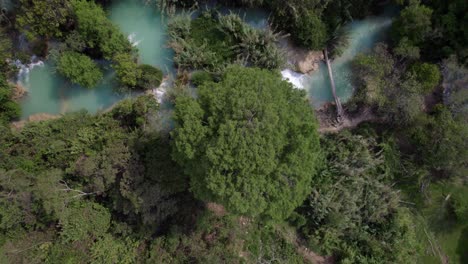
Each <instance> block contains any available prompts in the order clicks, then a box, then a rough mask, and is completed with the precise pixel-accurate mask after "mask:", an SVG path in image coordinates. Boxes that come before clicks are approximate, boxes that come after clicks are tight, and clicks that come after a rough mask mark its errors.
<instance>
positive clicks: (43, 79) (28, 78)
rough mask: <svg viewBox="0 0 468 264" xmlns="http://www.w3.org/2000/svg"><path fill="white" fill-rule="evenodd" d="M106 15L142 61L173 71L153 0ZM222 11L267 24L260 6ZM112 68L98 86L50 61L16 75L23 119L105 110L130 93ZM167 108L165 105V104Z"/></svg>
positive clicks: (121, 5)
mask: <svg viewBox="0 0 468 264" xmlns="http://www.w3.org/2000/svg"><path fill="white" fill-rule="evenodd" d="M106 11H107V12H108V14H109V18H110V19H111V20H112V22H114V23H115V24H116V25H117V26H119V27H120V29H121V30H122V32H123V33H124V34H126V35H127V36H128V37H129V40H130V41H131V42H132V43H133V44H134V45H135V46H136V47H137V48H138V51H139V59H140V62H141V63H145V64H151V65H154V66H157V67H159V68H160V69H162V70H163V71H164V72H165V73H166V74H169V73H173V72H174V68H173V55H174V54H173V51H172V50H171V49H169V48H167V46H166V43H167V34H166V30H167V19H168V18H167V17H161V13H160V12H159V11H158V10H157V8H156V4H155V2H154V1H146V0H120V1H114V3H113V4H112V5H110V6H109V7H108V8H107V10H106ZM220 12H222V13H229V12H234V13H237V14H239V15H240V16H241V17H243V18H244V19H245V20H246V21H247V22H248V23H249V24H251V25H252V26H254V27H258V28H262V27H265V26H266V25H267V20H268V13H267V12H266V11H264V10H261V9H222V10H220ZM114 74H115V73H114V71H113V70H112V68H110V67H109V66H106V67H105V77H104V79H103V80H102V82H100V83H99V84H98V85H97V87H94V88H92V89H87V88H84V87H80V86H79V85H72V84H70V83H69V82H68V81H67V80H65V79H64V78H62V77H61V76H60V75H58V74H57V73H55V71H54V69H53V67H52V66H51V64H50V63H49V62H45V63H44V64H43V65H36V66H34V67H32V66H30V67H29V68H28V69H26V71H25V73H24V74H21V76H19V78H18V79H19V80H18V83H19V84H21V85H22V86H24V88H25V89H26V90H27V91H28V95H27V96H26V97H25V98H24V99H23V100H22V102H21V107H22V110H23V113H22V119H27V118H28V117H29V116H30V115H33V114H38V113H48V114H63V113H66V112H73V111H79V110H81V109H86V110H87V111H89V112H91V113H96V112H98V111H102V110H105V109H107V108H109V107H110V106H112V105H113V104H115V103H116V102H118V101H119V100H122V99H123V98H125V97H129V96H132V94H121V93H117V92H116V91H115V88H117V87H118V84H117V83H116V82H115V80H114ZM166 108H167V107H166Z"/></svg>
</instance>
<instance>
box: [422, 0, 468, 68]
mask: <svg viewBox="0 0 468 264" xmlns="http://www.w3.org/2000/svg"><path fill="white" fill-rule="evenodd" d="M425 4H427V5H428V6H430V7H431V8H432V9H433V10H434V12H433V16H432V20H433V26H434V28H435V29H436V30H437V31H438V32H439V34H437V35H435V36H434V38H433V40H431V41H430V42H428V43H427V44H426V48H427V49H428V52H427V53H428V56H430V58H435V59H439V58H441V57H442V58H444V57H450V56H451V55H457V56H458V57H459V59H460V62H462V63H465V64H466V62H467V58H468V38H467V36H468V29H467V26H466V25H467V16H466V14H467V13H468V5H467V4H466V1H464V0H453V1H425Z"/></svg>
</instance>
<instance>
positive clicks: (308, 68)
mask: <svg viewBox="0 0 468 264" xmlns="http://www.w3.org/2000/svg"><path fill="white" fill-rule="evenodd" d="M283 48H284V50H285V52H286V58H287V59H288V63H289V64H290V65H291V66H293V67H294V70H295V71H298V72H301V73H304V74H306V73H310V72H313V71H316V70H318V68H319V65H320V63H321V62H322V61H323V60H324V56H323V52H322V51H316V50H307V49H305V48H301V47H296V46H295V45H294V44H292V42H291V41H286V42H285V43H283Z"/></svg>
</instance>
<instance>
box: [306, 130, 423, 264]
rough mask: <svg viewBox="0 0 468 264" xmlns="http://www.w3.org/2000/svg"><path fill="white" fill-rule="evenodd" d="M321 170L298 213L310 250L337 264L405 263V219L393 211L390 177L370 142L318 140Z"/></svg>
mask: <svg viewBox="0 0 468 264" xmlns="http://www.w3.org/2000/svg"><path fill="white" fill-rule="evenodd" d="M322 146H323V148H322V149H323V150H324V152H325V160H324V164H325V165H324V167H323V169H322V170H321V172H320V173H319V176H318V177H317V179H316V180H315V181H314V185H313V186H312V192H311V193H310V195H309V198H308V199H307V201H306V202H305V204H304V205H303V206H302V207H300V208H299V210H298V211H299V213H300V214H301V215H303V217H304V218H305V219H306V224H305V225H304V226H303V227H302V228H301V230H302V232H303V233H304V234H305V235H306V236H307V237H309V240H310V243H311V244H312V245H317V246H319V247H320V249H321V250H322V251H323V253H325V254H331V253H334V254H335V255H336V256H338V258H339V259H340V260H341V262H342V263H360V262H363V263H368V262H370V263H410V262H412V260H413V258H414V254H415V253H417V247H415V246H416V241H415V234H414V227H413V223H412V219H411V215H410V214H409V212H407V211H406V210H404V209H402V208H399V204H398V202H399V196H398V194H397V192H396V191H395V190H393V189H392V188H391V186H390V182H389V180H391V179H392V175H391V174H389V171H388V170H387V169H386V164H385V160H384V157H383V155H382V152H381V151H380V150H379V147H378V144H377V143H376V142H375V140H374V139H373V138H370V137H364V136H360V135H353V134H351V133H349V132H347V131H344V132H341V133H340V134H337V135H329V136H327V137H325V138H323V140H322Z"/></svg>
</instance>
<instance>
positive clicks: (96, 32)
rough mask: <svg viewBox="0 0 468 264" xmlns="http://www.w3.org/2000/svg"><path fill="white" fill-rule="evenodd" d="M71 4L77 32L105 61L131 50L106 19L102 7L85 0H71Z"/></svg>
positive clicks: (125, 39)
mask: <svg viewBox="0 0 468 264" xmlns="http://www.w3.org/2000/svg"><path fill="white" fill-rule="evenodd" d="M71 4H72V6H73V10H74V16H75V20H76V25H77V31H78V32H79V33H80V35H81V38H82V39H83V40H85V42H86V45H87V46H88V47H90V48H93V49H97V50H98V51H99V52H100V53H101V55H102V56H103V57H104V58H106V59H111V58H113V57H114V56H116V54H120V53H128V52H129V51H130V50H131V45H130V42H128V40H127V38H126V37H125V36H124V35H123V34H122V33H121V32H120V31H119V29H118V28H117V27H116V26H115V25H113V24H112V22H111V21H110V20H109V19H108V18H107V16H106V13H105V12H104V10H103V9H102V7H100V6H99V5H97V4H96V3H95V2H94V1H86V0H73V1H72V3H71Z"/></svg>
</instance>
